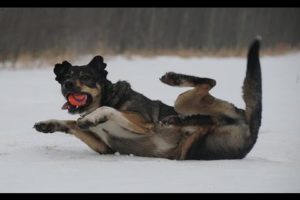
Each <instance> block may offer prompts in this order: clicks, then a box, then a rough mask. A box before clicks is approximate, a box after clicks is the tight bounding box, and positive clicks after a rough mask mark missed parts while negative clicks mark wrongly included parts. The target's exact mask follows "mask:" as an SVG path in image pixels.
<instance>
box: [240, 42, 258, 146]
mask: <svg viewBox="0 0 300 200" xmlns="http://www.w3.org/2000/svg"><path fill="white" fill-rule="evenodd" d="M260 40H261V38H260V37H257V38H256V39H255V40H254V42H253V43H252V44H251V46H250V48H249V52H248V61H247V72H246V77H245V80H244V85H243V99H244V101H245V104H246V109H245V116H246V121H247V123H248V124H249V128H250V134H251V137H252V141H253V143H252V144H253V145H254V143H255V142H256V139H257V135H258V131H259V127H260V125H261V113H262V78H261V68H260V61H259V48H260ZM253 145H251V146H253ZM250 148H251V147H250Z"/></svg>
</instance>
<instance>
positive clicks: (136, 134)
mask: <svg viewBox="0 0 300 200" xmlns="http://www.w3.org/2000/svg"><path fill="white" fill-rule="evenodd" d="M259 43H260V42H259V40H255V41H254V43H253V44H252V45H251V47H250V49H249V52H248V63H247V72H246V78H245V81H244V86H243V92H244V95H243V98H244V101H245V103H246V109H245V110H242V109H238V108H236V107H235V106H234V105H232V104H230V103H228V102H226V101H223V100H220V99H217V98H215V97H213V96H211V95H210V94H209V90H210V89H211V88H212V87H214V86H215V84H216V82H215V81H214V80H212V79H208V78H198V77H194V76H187V75H182V74H176V73H172V72H169V73H166V74H165V75H164V76H163V77H162V78H161V81H162V82H164V83H166V84H168V85H171V86H181V87H194V88H193V89H192V90H189V91H187V92H185V93H183V94H181V95H179V96H178V98H177V100H176V102H175V106H174V107H170V106H168V105H165V104H163V103H162V102H160V101H153V100H150V99H148V98H147V97H145V96H143V95H142V94H140V93H138V92H136V91H133V90H132V89H131V87H130V85H129V83H127V82H125V81H118V82H117V83H111V82H110V81H109V80H107V78H106V75H107V71H106V70H105V68H106V64H105V63H104V62H103V58H102V57H100V56H96V57H95V58H94V59H93V60H92V61H91V62H90V63H89V64H88V65H85V66H72V65H71V64H70V63H68V62H67V61H64V62H63V63H62V64H56V66H55V68H54V73H55V74H56V80H57V81H58V82H59V83H60V84H61V86H62V87H61V88H62V94H63V95H64V97H66V99H67V103H66V104H65V105H64V106H63V108H65V109H68V111H69V112H70V113H72V114H74V113H79V114H81V118H79V119H78V120H77V121H63V120H47V121H42V122H38V123H36V124H35V125H34V127H35V129H36V130H38V131H40V132H43V133H52V132H56V131H60V132H65V133H69V134H72V135H74V136H76V137H78V138H79V139H81V140H82V141H83V142H84V143H86V144H87V145H88V146H89V147H90V148H92V149H93V150H95V151H96V152H99V153H101V154H106V153H113V152H120V153H122V154H134V155H137V156H147V157H162V158H169V159H240V158H243V157H245V156H246V155H247V153H248V152H249V151H250V150H251V149H252V147H253V146H254V144H255V142H256V139H257V134H258V130H259V127H260V123H261V109H262V103H261V102H262V100H261V99H262V91H261V69H260V63H259V55H258V54H259ZM70 95H80V96H81V97H82V98H83V99H84V104H80V105H76V106H74V104H72V103H70V101H69V98H68V97H69V96H70Z"/></svg>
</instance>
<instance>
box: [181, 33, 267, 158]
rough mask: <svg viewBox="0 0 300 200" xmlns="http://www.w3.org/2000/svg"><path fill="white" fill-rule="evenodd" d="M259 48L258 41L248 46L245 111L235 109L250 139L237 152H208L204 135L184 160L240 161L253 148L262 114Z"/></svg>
mask: <svg viewBox="0 0 300 200" xmlns="http://www.w3.org/2000/svg"><path fill="white" fill-rule="evenodd" d="M259 46H260V40H258V39H256V40H255V41H254V42H253V44H252V45H251V46H250V49H249V53H248V62H247V71H246V77H245V80H244V85H243V93H244V96H243V98H244V101H245V104H246V109H245V111H243V110H240V109H237V110H238V111H239V112H240V113H242V114H243V115H245V118H246V119H245V121H246V123H247V124H248V125H249V129H250V138H248V139H247V140H246V143H245V144H244V145H243V147H242V148H240V149H239V150H237V151H230V152H227V151H220V150H216V151H208V150H207V147H206V139H207V137H209V136H208V135H205V136H204V138H202V139H201V140H198V141H197V142H196V143H195V144H194V145H192V147H191V148H190V150H189V152H188V154H187V158H186V159H192V160H199V159H201V160H217V159H242V158H244V157H245V156H246V155H247V154H248V153H249V152H250V151H251V149H252V148H253V146H254V144H255V143H256V140H257V136H258V131H259V127H260V125H261V112H262V80H261V67H260V62H259ZM246 116H249V118H247V117H246ZM222 120H223V122H224V124H227V123H229V124H230V123H239V121H238V120H235V119H232V118H229V117H225V118H222ZM222 120H221V121H222ZM224 120H225V121H224Z"/></svg>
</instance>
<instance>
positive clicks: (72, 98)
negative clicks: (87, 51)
mask: <svg viewBox="0 0 300 200" xmlns="http://www.w3.org/2000/svg"><path fill="white" fill-rule="evenodd" d="M105 67H106V64H105V63H104V62H103V58H102V57H101V56H96V57H94V58H93V59H92V61H91V62H90V63H89V64H87V65H83V66H72V65H71V64H70V63H69V62H68V61H64V62H62V63H58V64H56V65H55V67H54V73H55V75H56V78H55V80H57V81H58V82H59V83H60V84H61V91H62V94H63V96H64V97H65V98H66V100H67V102H66V103H65V104H64V105H63V107H62V108H63V109H68V111H69V113H71V114H75V113H85V112H90V111H93V110H94V109H96V108H98V107H99V106H100V101H101V89H102V86H103V83H104V82H105V81H106V80H107V79H106V76H107V71H106V70H105Z"/></svg>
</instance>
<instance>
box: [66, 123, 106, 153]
mask: <svg viewBox="0 0 300 200" xmlns="http://www.w3.org/2000/svg"><path fill="white" fill-rule="evenodd" d="M65 123H66V125H67V127H68V128H69V130H70V132H69V133H70V134H72V135H74V136H75V137H77V138H78V139H80V140H81V141H82V142H84V143H85V144H86V145H88V146H89V147H90V148H91V149H93V150H94V151H96V152H98V153H100V154H105V153H108V152H109V151H111V150H110V148H109V147H108V146H107V145H106V144H105V143H104V142H103V141H102V140H101V138H99V137H97V136H95V135H94V134H93V133H92V132H89V131H83V130H82V129H80V128H79V127H78V126H77V123H76V121H72V120H69V121H66V122H65Z"/></svg>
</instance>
